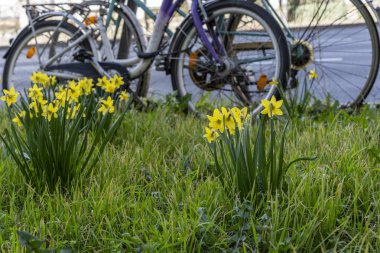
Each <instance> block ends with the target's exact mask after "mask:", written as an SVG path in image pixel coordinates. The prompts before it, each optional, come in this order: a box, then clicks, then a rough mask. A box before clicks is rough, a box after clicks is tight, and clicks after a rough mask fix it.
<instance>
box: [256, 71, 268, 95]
mask: <svg viewBox="0 0 380 253" xmlns="http://www.w3.org/2000/svg"><path fill="white" fill-rule="evenodd" d="M267 82H268V77H267V75H265V74H261V75H260V77H259V80H257V89H258V90H259V91H262V90H264V88H265V86H267Z"/></svg>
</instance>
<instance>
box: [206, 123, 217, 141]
mask: <svg viewBox="0 0 380 253" xmlns="http://www.w3.org/2000/svg"><path fill="white" fill-rule="evenodd" d="M205 130H206V134H205V135H203V137H205V138H206V139H207V141H208V142H209V143H211V142H212V141H215V139H216V138H218V137H219V134H218V132H217V131H215V130H211V129H210V128H208V127H205Z"/></svg>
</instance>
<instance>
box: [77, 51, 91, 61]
mask: <svg viewBox="0 0 380 253" xmlns="http://www.w3.org/2000/svg"><path fill="white" fill-rule="evenodd" d="M73 56H74V60H76V61H79V62H84V61H85V60H92V57H93V56H94V55H93V54H92V52H90V51H86V50H84V49H79V51H78V52H76V53H75V54H74V55H73Z"/></svg>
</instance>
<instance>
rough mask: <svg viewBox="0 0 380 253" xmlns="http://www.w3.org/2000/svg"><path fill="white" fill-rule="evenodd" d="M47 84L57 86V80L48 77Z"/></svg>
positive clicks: (53, 77)
mask: <svg viewBox="0 0 380 253" xmlns="http://www.w3.org/2000/svg"><path fill="white" fill-rule="evenodd" d="M49 83H50V85H51V86H55V85H56V84H57V78H56V77H55V76H51V77H49Z"/></svg>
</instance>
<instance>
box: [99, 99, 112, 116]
mask: <svg viewBox="0 0 380 253" xmlns="http://www.w3.org/2000/svg"><path fill="white" fill-rule="evenodd" d="M100 104H101V107H100V108H99V109H98V112H101V113H103V115H104V114H106V112H107V111H108V113H113V112H114V111H115V107H114V106H113V100H112V98H111V97H110V96H108V98H107V100H104V99H102V100H100Z"/></svg>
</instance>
